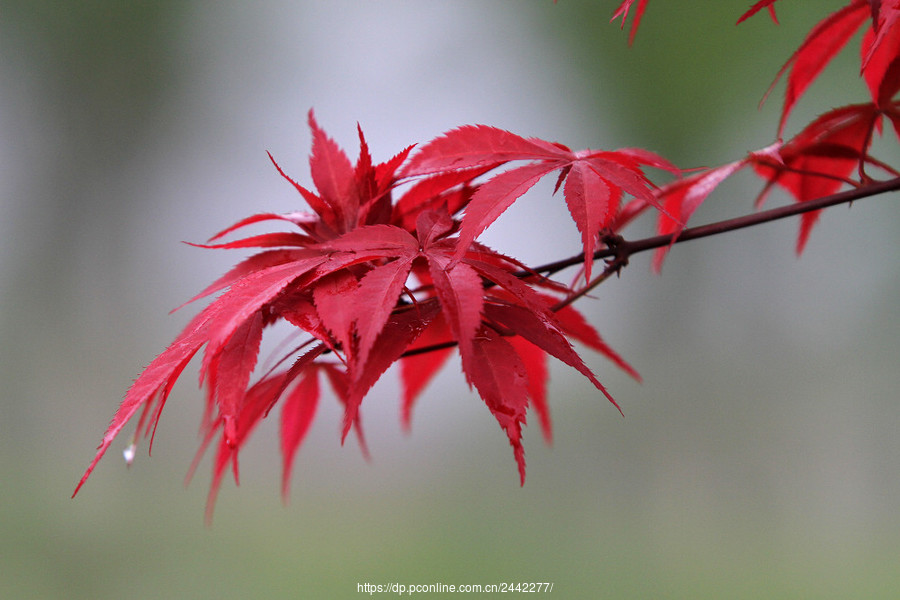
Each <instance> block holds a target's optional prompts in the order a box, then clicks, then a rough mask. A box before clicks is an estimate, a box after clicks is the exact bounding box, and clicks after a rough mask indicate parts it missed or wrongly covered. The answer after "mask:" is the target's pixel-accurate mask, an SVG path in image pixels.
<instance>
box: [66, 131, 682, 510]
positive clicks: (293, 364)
mask: <svg viewBox="0 0 900 600" xmlns="http://www.w3.org/2000/svg"><path fill="white" fill-rule="evenodd" d="M309 125H310V128H311V129H312V141H313V143H312V146H313V150H312V154H311V156H310V169H311V175H312V180H313V183H314V184H315V191H313V190H310V189H308V188H306V187H304V186H302V185H301V184H299V183H298V182H296V181H295V180H293V179H291V178H290V177H289V176H288V175H287V174H285V173H284V172H283V171H282V170H281V168H280V167H279V166H278V165H277V163H275V161H274V159H273V160H272V162H273V163H274V164H275V167H276V169H277V170H278V172H279V173H280V174H281V175H282V176H283V177H284V178H285V179H286V180H287V181H289V182H290V184H291V185H292V186H293V187H294V188H295V189H296V190H297V191H298V192H299V194H300V195H301V197H302V198H303V200H305V202H306V204H307V205H308V206H309V208H310V209H311V212H293V213H289V214H284V215H277V214H272V213H260V214H257V215H253V216H250V217H247V218H245V219H242V220H240V221H238V222H237V223H235V224H234V225H232V226H230V227H228V228H226V229H224V230H222V231H221V232H219V233H217V234H216V235H214V236H213V237H212V238H210V240H208V242H207V243H206V244H194V245H195V246H199V247H203V248H214V249H244V248H259V249H261V250H260V251H259V252H258V253H256V254H254V255H252V256H250V257H248V258H246V259H244V260H243V261H241V262H239V263H238V264H237V265H236V266H235V267H234V268H232V269H231V270H230V271H228V272H227V273H225V274H224V275H223V276H221V277H220V278H218V279H217V280H215V281H214V282H212V283H211V284H210V285H208V286H207V287H206V288H204V289H203V290H202V291H200V293H198V294H197V295H196V296H195V297H193V298H192V299H191V300H189V301H188V302H193V301H197V300H200V299H203V298H207V297H209V296H213V295H216V297H215V298H214V299H213V300H212V301H211V302H210V303H209V304H208V305H207V306H206V307H205V308H204V309H203V310H202V311H201V312H200V314H199V315H197V316H196V317H195V318H194V319H192V320H191V322H190V323H189V324H188V325H187V327H186V328H185V329H184V331H183V332H182V333H181V334H180V335H179V336H178V337H177V338H176V340H175V341H174V342H173V343H172V345H171V346H169V348H167V349H166V350H165V351H164V352H163V353H162V354H160V355H159V356H158V357H157V358H156V359H155V360H154V361H153V362H151V363H150V365H149V366H148V367H147V368H146V369H145V370H144V372H143V373H142V374H141V375H140V376H139V377H138V378H137V380H136V381H135V383H134V385H133V386H132V387H131V388H130V389H129V391H128V393H127V395H126V397H125V400H124V401H123V403H122V405H121V406H120V407H119V410H118V411H117V412H116V414H115V416H114V417H113V420H112V423H111V424H110V426H109V428H108V429H107V431H106V434H105V435H104V437H103V440H102V442H101V444H100V447H99V448H98V451H97V454H96V456H95V457H94V460H93V461H92V462H91V463H90V465H89V467H88V469H87V470H86V472H85V474H84V476H83V477H82V479H81V481H80V482H79V484H78V486H77V488H76V490H75V492H76V493H77V492H78V489H80V487H81V486H82V485H83V484H84V482H85V481H86V480H87V478H88V477H89V476H90V474H91V472H92V471H93V469H94V468H95V466H96V465H97V463H98V461H99V460H100V458H101V457H102V456H103V454H104V453H105V452H106V450H107V449H108V448H109V446H110V445H111V444H112V442H113V440H114V439H115V438H116V436H117V435H118V434H119V433H120V432H121V430H122V429H123V428H124V427H125V425H126V423H127V422H128V421H129V420H130V419H131V418H132V417H133V416H135V415H138V414H139V420H138V428H137V433H136V434H135V438H136V436H137V434H138V433H143V434H144V435H151V434H152V432H153V431H154V430H155V428H156V425H157V423H158V421H159V416H160V413H161V411H162V408H163V406H164V405H165V402H166V399H167V397H168V395H169V393H170V392H171V390H172V386H173V385H174V383H175V381H176V379H177V378H178V377H179V376H180V375H181V373H182V372H183V370H184V368H185V367H186V366H187V364H188V362H189V361H190V360H191V359H192V358H193V357H194V356H195V355H196V354H198V353H201V354H202V360H201V363H200V381H201V384H203V385H205V387H206V410H205V413H204V416H203V419H202V423H201V437H202V443H201V446H200V449H199V451H198V454H197V458H196V459H195V461H194V464H193V465H192V466H191V469H190V471H189V477H190V475H191V474H192V473H193V472H194V470H195V468H196V465H197V461H198V460H199V459H200V457H201V456H202V454H203V453H204V451H205V450H206V449H207V448H208V447H210V446H211V445H212V446H215V448H216V450H215V456H214V458H213V477H212V482H211V487H210V492H209V499H208V504H207V506H208V508H207V510H208V516H211V514H212V512H211V511H212V508H213V506H214V504H215V499H216V496H217V493H218V489H219V487H220V485H221V482H222V479H223V477H224V474H225V471H226V470H227V468H228V466H229V465H230V466H231V469H232V471H233V473H234V477H235V480H237V478H238V455H239V452H240V449H241V448H242V447H243V445H244V444H245V443H246V441H247V439H248V438H249V436H250V434H251V432H252V431H253V429H254V428H255V426H256V425H257V424H258V423H259V422H260V421H261V420H262V419H263V418H265V417H266V415H268V414H269V412H270V411H271V409H272V408H273V407H274V406H275V405H276V404H279V403H280V404H281V427H280V430H279V431H280V437H281V450H282V455H283V475H282V493H283V495H284V496H285V498H286V497H287V493H288V489H289V483H290V473H291V469H292V465H293V462H294V458H295V456H296V453H297V450H298V448H299V447H300V446H301V444H302V442H303V440H304V438H305V436H306V433H307V431H308V430H309V428H310V426H311V424H312V420H313V418H314V416H315V413H316V409H317V406H318V402H319V397H320V388H321V386H320V384H319V375H324V376H326V377H327V379H328V381H329V383H330V387H331V389H332V390H333V392H334V395H335V396H336V397H337V400H338V401H339V402H340V403H341V404H342V406H343V409H344V422H343V428H342V439H343V438H346V436H347V434H348V433H349V431H350V430H351V429H353V430H355V431H356V433H357V435H358V437H359V440H360V445H361V447H362V449H363V452H364V453H365V452H367V450H366V445H365V439H364V436H363V432H362V426H361V419H360V409H361V405H362V401H363V399H364V397H365V396H366V394H367V393H368V391H369V390H370V389H371V387H372V386H373V385H374V384H375V382H376V381H378V379H379V378H380V377H381V376H382V375H383V374H384V373H385V372H386V371H387V370H388V369H389V367H390V366H391V365H392V364H394V363H396V362H398V361H400V362H401V363H402V364H403V365H404V368H402V369H401V377H402V381H403V385H404V402H403V409H402V413H401V414H402V418H403V422H404V423H405V424H408V423H409V415H410V410H411V408H412V404H413V402H414V399H415V397H416V395H417V394H418V393H419V392H420V391H421V389H422V388H424V386H425V385H427V383H428V381H429V380H430V379H431V378H432V377H433V376H434V375H435V374H436V373H437V371H438V369H439V368H440V366H441V365H442V364H443V362H444V361H445V359H446V356H447V354H448V352H449V350H450V349H451V348H454V347H455V348H456V350H457V351H458V352H459V354H460V356H461V359H462V368H463V372H464V374H465V376H466V380H467V381H468V383H469V385H470V386H471V387H473V388H474V389H476V390H477V392H478V394H479V395H480V396H481V398H482V399H483V400H484V402H485V405H486V406H487V408H488V409H489V411H490V412H491V414H492V415H493V416H494V418H495V419H496V420H497V422H498V424H499V425H500V427H501V428H502V429H503V431H504V432H505V433H506V435H507V437H508V438H509V442H510V444H511V445H512V447H513V453H514V456H515V459H516V462H517V464H518V469H519V473H520V479H521V481H523V482H524V477H525V460H524V449H523V446H522V428H523V426H524V425H525V422H526V413H527V411H528V409H529V407H532V406H533V407H534V408H535V410H536V412H537V413H538V415H539V418H540V422H541V426H542V429H543V431H544V435H545V437H546V438H547V439H548V440H549V439H550V417H549V408H548V406H547V401H546V390H545V388H546V379H547V374H546V373H547V370H546V365H545V363H546V357H547V356H553V357H555V358H557V359H559V360H561V361H562V362H563V363H565V364H567V365H569V366H571V367H572V368H574V369H575V370H576V371H578V372H580V373H581V374H582V375H584V376H585V377H587V379H588V380H589V381H591V383H592V384H593V385H594V386H595V387H596V388H597V389H598V390H599V391H600V392H601V393H602V394H604V395H605V396H606V397H607V398H608V399H609V400H610V401H611V402H613V404H615V401H614V400H613V399H612V397H611V396H610V395H609V393H608V392H607V391H606V389H605V388H604V387H603V386H602V385H601V384H600V382H599V381H598V380H597V378H596V377H595V376H594V374H593V373H592V372H591V371H590V370H589V369H588V368H587V367H586V366H585V364H584V362H583V361H582V359H581V358H580V357H579V356H578V354H577V353H576V352H575V350H574V348H573V347H572V345H571V343H570V342H569V339H568V338H569V337H571V338H572V339H574V340H578V341H580V342H582V343H584V344H586V345H587V346H588V347H590V348H593V349H595V350H597V351H599V352H601V353H602V354H603V355H605V356H607V357H608V358H609V359H610V360H612V361H613V362H614V363H615V364H617V365H618V366H619V367H621V368H623V369H625V370H626V371H628V372H629V373H631V374H632V375H634V376H637V375H636V373H635V372H634V370H633V369H632V368H631V367H630V366H628V365H627V364H626V363H625V362H624V361H623V360H622V359H621V358H620V357H619V356H618V355H617V354H615V352H613V351H612V350H611V349H610V348H609V347H608V346H606V344H604V343H603V341H602V340H601V339H600V337H599V335H597V333H596V331H594V330H593V328H591V327H590V326H589V325H588V324H587V322H586V321H585V320H584V319H583V317H581V316H580V315H579V314H578V313H577V312H576V311H575V310H574V309H573V308H572V307H571V306H569V305H568V304H567V303H562V304H560V300H561V299H562V297H564V296H565V295H566V294H567V293H568V292H569V290H568V288H567V287H566V286H563V285H561V284H558V283H555V282H552V281H550V280H549V279H546V278H544V277H542V276H540V275H538V274H537V273H533V272H530V271H528V270H527V268H525V266H524V265H522V264H521V263H519V262H518V261H515V260H513V259H511V258H509V257H506V256H503V255H501V254H499V253H497V252H495V251H493V250H491V249H489V248H487V247H485V246H484V245H482V244H480V243H478V242H477V241H476V240H475V238H476V237H477V235H478V234H479V233H480V232H481V231H482V230H483V229H484V228H485V227H487V226H488V225H489V224H490V222H491V221H493V219H494V218H496V215H498V214H499V213H500V212H502V210H503V209H505V208H506V207H507V206H509V204H511V203H512V202H513V201H515V199H516V198H517V197H518V196H519V195H521V193H523V192H524V189H526V188H527V187H530V185H531V184H532V183H533V181H536V180H537V179H539V178H540V177H543V176H544V175H546V174H547V173H549V172H551V171H553V170H559V171H561V174H560V179H559V182H558V187H559V186H561V185H563V183H564V184H565V185H564V195H565V197H566V202H567V205H568V207H569V210H570V212H571V213H572V215H573V217H574V218H575V220H576V224H577V225H578V227H579V229H581V230H582V232H583V241H584V244H585V260H586V264H587V265H588V267H589V265H590V261H591V259H592V257H591V253H592V249H593V247H594V244H596V239H595V238H597V236H598V234H599V232H600V230H601V229H602V228H603V227H604V226H606V225H608V224H609V223H611V222H612V220H613V219H614V218H615V216H616V214H617V211H618V208H619V203H620V198H621V196H622V195H623V194H624V193H627V194H630V195H632V196H634V197H636V198H641V199H643V200H645V201H646V202H648V203H652V202H653V198H652V197H651V192H650V190H651V189H652V184H650V182H649V181H648V180H647V179H646V177H645V176H644V174H643V172H642V171H641V167H642V166H654V167H660V168H664V169H669V170H674V167H671V165H669V164H668V163H666V162H665V161H664V160H663V159H661V158H660V157H658V156H656V155H654V154H652V153H649V152H646V151H642V150H636V149H625V150H620V151H617V152H602V151H598V152H595V151H584V152H578V153H575V152H571V151H570V150H568V149H567V148H566V147H564V146H562V145H559V144H551V143H549V142H544V141H542V140H534V139H532V140H527V139H525V138H521V137H519V136H516V135H514V134H511V133H509V132H505V131H502V130H499V129H494V128H486V127H481V126H479V127H470V128H461V129H460V130H456V131H455V132H451V133H449V134H446V135H445V136H442V137H440V138H438V139H437V140H435V141H433V142H431V143H430V144H427V145H425V146H424V147H423V149H422V150H420V152H419V153H418V154H416V156H415V158H413V159H411V160H409V161H407V155H408V154H409V151H410V148H407V149H406V150H404V151H403V152H401V153H399V154H398V155H396V156H395V157H393V158H392V159H390V160H389V161H387V162H385V163H381V164H375V163H374V162H373V160H372V158H371V156H370V154H369V151H368V146H367V144H366V141H365V138H364V136H363V134H362V131H361V130H360V131H359V140H360V153H359V157H358V159H357V161H356V163H355V164H354V163H352V162H351V161H350V159H349V158H348V157H347V155H346V154H345V153H344V152H343V150H341V149H340V148H339V147H338V146H337V144H335V142H334V141H333V140H332V139H331V138H330V137H328V136H327V135H326V134H325V132H324V131H323V130H322V129H321V128H319V126H318V124H317V123H316V121H315V119H314V117H313V115H312V113H310V115H309ZM519 160H526V161H530V164H528V165H526V166H525V167H519V168H518V169H513V170H511V171H507V172H505V173H501V174H500V175H495V176H494V177H492V178H489V179H487V180H486V181H484V182H478V181H476V180H477V179H478V178H479V177H481V176H483V175H485V174H486V173H487V172H488V171H490V170H492V169H495V168H497V167H499V166H501V165H505V164H507V163H508V162H510V161H519ZM404 163H407V164H406V167H405V168H403V171H402V173H403V176H402V177H401V176H400V175H399V174H398V173H399V172H400V169H401V167H403V165H404ZM523 169H524V170H523ZM412 178H416V179H417V181H413V182H412V185H410V186H409V187H408V188H407V189H406V191H405V192H404V193H403V194H402V195H401V196H400V198H399V199H398V200H397V201H394V198H393V195H394V191H395V188H396V187H397V186H398V185H401V184H404V185H405V184H406V183H407V182H409V181H410V180H411V179H412ZM463 210H465V211H466V213H465V215H466V216H465V217H464V218H463V220H462V222H461V223H460V222H459V221H457V220H454V218H453V216H454V215H457V214H459V213H460V212H461V211H463ZM273 221H276V222H280V223H283V224H285V226H286V227H289V228H291V229H292V230H291V231H276V232H270V233H263V234H257V235H251V236H249V237H244V238H240V239H235V240H232V241H223V239H225V238H226V237H227V236H230V235H231V234H233V233H235V232H237V231H239V230H241V229H243V228H244V227H247V226H251V225H257V224H260V223H266V222H273ZM538 289H540V290H541V291H540V292H539V291H537V290H538ZM553 294H561V295H562V297H557V296H555V295H553ZM557 305H558V306H559V308H557ZM278 321H283V322H285V323H287V324H289V325H290V326H293V327H294V328H296V329H297V330H298V332H299V333H300V334H301V335H303V336H305V339H304V341H302V342H301V343H300V344H299V345H298V346H297V347H296V348H295V349H294V350H292V351H290V352H288V353H287V354H285V355H284V356H283V357H282V358H281V359H280V360H278V361H277V362H276V363H275V365H274V366H271V367H269V368H268V370H265V371H264V372H260V371H261V369H259V368H258V364H257V363H258V353H259V350H260V347H261V341H262V337H263V334H264V331H265V330H266V329H267V328H268V327H269V326H271V325H272V324H274V323H276V322H278ZM201 351H202V352H201ZM412 366H414V367H415V368H410V367H412ZM616 406H618V405H616ZM216 440H218V441H217V442H216ZM214 442H215V443H214ZM130 448H131V447H130Z"/></svg>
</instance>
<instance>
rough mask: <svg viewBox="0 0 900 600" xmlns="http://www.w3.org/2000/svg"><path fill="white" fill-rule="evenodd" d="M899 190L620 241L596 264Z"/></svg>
mask: <svg viewBox="0 0 900 600" xmlns="http://www.w3.org/2000/svg"><path fill="white" fill-rule="evenodd" d="M898 190H900V177H896V178H894V179H888V180H886V181H878V182H874V183H869V184H866V185H864V186H861V187H858V188H853V189H850V190H847V191H844V192H838V193H837V194H832V195H830V196H823V197H821V198H817V199H815V200H810V201H808V202H795V203H793V204H788V205H786V206H779V207H778V208H772V209H769V210H764V211H760V212H756V213H751V214H748V215H743V216H740V217H735V218H733V219H726V220H724V221H717V222H715V223H709V224H707V225H699V226H697V227H689V228H687V229H684V230H682V231H681V234H679V235H676V234H666V235H657V236H653V237H648V238H643V239H640V240H634V241H627V240H620V241H618V242H617V243H616V244H615V245H614V246H612V247H607V248H601V249H600V250H597V251H596V252H595V253H594V260H602V259H605V258H610V257H616V258H619V257H625V258H627V257H628V256H631V255H632V254H637V253H638V252H645V251H647V250H654V249H656V248H663V247H665V246H668V245H670V244H679V243H681V242H687V241H688V240H696V239H699V238H704V237H709V236H712V235H718V234H720V233H727V232H729V231H737V230H738V229H745V228H747V227H753V226H755V225H761V224H763V223H769V222H771V221H777V220H779V219H785V218H787V217H793V216H797V215H801V214H803V213H808V212H813V211H816V210H821V209H823V208H828V207H830V206H835V205H837V204H848V203H851V202H853V201H855V200H861V199H863V198H868V197H870V196H877V195H880V194H884V193H887V192H894V191H898ZM582 262H584V255H583V254H578V255H575V256H572V257H569V258H566V259H563V260H558V261H555V262H552V263H547V264H545V265H541V266H539V267H535V268H534V271H537V272H539V273H547V274H551V273H556V272H558V271H561V270H563V269H565V268H567V267H571V266H575V265H578V264H581V263H582ZM524 275H526V274H524V273H523V276H524Z"/></svg>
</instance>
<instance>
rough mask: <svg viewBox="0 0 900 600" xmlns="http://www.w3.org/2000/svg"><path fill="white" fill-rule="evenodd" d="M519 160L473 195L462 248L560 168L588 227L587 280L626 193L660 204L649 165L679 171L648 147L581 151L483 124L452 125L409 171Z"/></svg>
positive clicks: (577, 214) (571, 203) (573, 208)
mask: <svg viewBox="0 0 900 600" xmlns="http://www.w3.org/2000/svg"><path fill="white" fill-rule="evenodd" d="M514 161H528V162H527V164H525V165H523V166H519V167H515V168H512V169H510V170H507V171H503V172H501V173H499V174H497V175H494V176H492V177H491V178H490V179H488V180H487V181H485V182H484V183H481V184H480V185H479V186H478V188H477V189H476V190H475V192H474V193H473V194H472V197H471V199H470V200H469V202H468V204H467V206H466V212H465V216H464V217H463V219H462V226H461V228H460V235H459V239H460V243H459V248H460V252H463V251H465V249H466V248H467V247H468V245H469V244H470V243H471V242H472V241H474V240H475V239H476V238H477V237H478V235H480V234H481V232H483V231H484V230H485V229H486V228H487V227H488V226H489V225H490V224H491V223H493V222H494V220H496V219H497V218H498V217H499V216H500V215H501V214H502V213H503V212H504V211H505V210H506V209H507V208H509V206H510V205H512V204H513V202H515V201H516V200H517V199H518V198H520V197H521V196H522V195H523V194H525V192H527V191H528V190H529V189H531V188H532V187H533V186H534V185H535V184H536V183H537V182H538V181H539V180H541V179H542V178H543V177H545V176H546V175H548V174H550V173H552V172H554V171H559V178H558V180H557V183H556V189H557V190H558V189H559V188H560V187H562V188H563V195H564V197H565V201H566V205H567V207H568V209H569V213H570V214H571V216H572V219H573V220H574V221H575V225H576V226H577V227H578V231H580V232H581V239H582V245H583V248H584V259H585V262H584V268H585V278H586V279H590V276H591V263H592V262H593V254H594V249H595V247H596V244H597V237H598V235H599V233H600V231H601V230H603V229H606V228H609V226H610V225H611V224H612V223H613V221H614V219H615V218H616V217H617V215H618V213H619V208H620V203H621V200H622V196H623V195H624V194H628V195H630V196H633V197H635V198H638V199H641V200H644V201H646V202H649V203H651V204H654V203H655V200H654V195H653V188H654V186H653V184H652V183H651V182H650V180H649V179H648V178H647V176H646V175H645V174H644V172H643V170H642V167H643V166H652V167H656V168H661V169H665V170H667V171H670V172H672V173H679V170H678V169H677V168H676V167H674V166H673V165H671V163H669V162H668V161H666V160H665V159H663V158H662V157H660V156H658V155H656V154H654V153H652V152H648V151H646V150H635V149H630V148H625V149H620V150H617V151H601V150H581V151H578V152H573V151H572V150H570V149H569V148H567V147H566V146H563V145H562V144H558V143H551V142H547V141H544V140H541V139H537V138H527V139H526V138H523V137H520V136H518V135H515V134H513V133H510V132H508V131H504V130H502V129H497V128H495V127H488V126H485V125H476V126H466V127H460V128H458V129H454V130H451V131H449V132H447V133H445V134H444V135H442V136H441V137H439V138H437V139H435V140H433V141H432V142H430V143H428V144H426V145H425V146H423V147H422V148H420V149H419V151H418V152H417V153H416V154H415V155H414V156H413V157H412V159H411V160H410V162H409V164H408V165H407V167H406V168H405V169H404V175H406V176H422V175H434V174H438V175H439V176H441V177H443V176H446V173H448V172H451V173H452V172H454V171H462V172H463V173H470V172H471V170H473V169H480V170H481V171H480V172H486V170H490V169H495V168H497V167H500V166H502V165H506V164H508V163H510V162H514ZM563 183H564V185H563ZM455 258H457V259H458V258H459V255H457V256H456V257H455Z"/></svg>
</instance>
